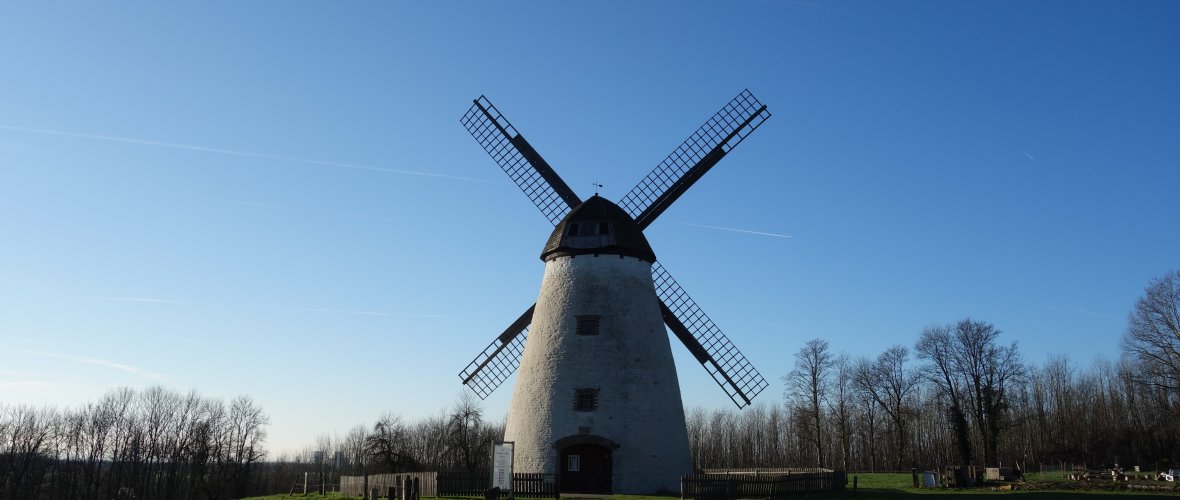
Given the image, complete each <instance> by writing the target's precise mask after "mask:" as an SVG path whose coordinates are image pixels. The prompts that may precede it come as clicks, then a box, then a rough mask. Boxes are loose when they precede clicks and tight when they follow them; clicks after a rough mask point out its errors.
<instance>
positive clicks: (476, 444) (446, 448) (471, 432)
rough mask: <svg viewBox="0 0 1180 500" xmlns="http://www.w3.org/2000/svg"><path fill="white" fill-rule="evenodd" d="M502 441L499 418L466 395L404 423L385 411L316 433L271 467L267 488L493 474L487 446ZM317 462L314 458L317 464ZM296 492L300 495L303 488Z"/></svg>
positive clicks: (274, 489)
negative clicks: (411, 475)
mask: <svg viewBox="0 0 1180 500" xmlns="http://www.w3.org/2000/svg"><path fill="white" fill-rule="evenodd" d="M503 438H504V422H503V420H502V419H501V420H497V421H488V420H487V419H485V416H484V410H483V407H482V405H481V404H480V403H479V400H477V399H476V398H475V397H474V396H473V395H472V394H471V393H470V392H466V391H464V392H463V393H462V394H461V395H460V396H459V397H458V399H457V400H456V401H455V403H454V404H453V405H452V407H451V408H449V409H444V410H442V411H440V412H439V413H438V414H437V415H435V416H433V417H426V418H423V419H421V420H418V421H416V422H406V421H405V420H403V419H402V417H401V416H400V415H397V414H395V413H386V414H385V415H382V416H381V417H380V418H378V420H377V421H376V422H374V423H373V424H371V425H366V424H358V425H357V426H355V427H353V428H352V429H350V430H349V431H348V432H347V433H345V434H344V435H343V436H333V435H328V434H323V435H320V436H319V437H317V438H316V439H315V441H314V442H313V443H312V444H309V445H307V446H305V447H304V448H303V450H301V451H299V452H297V453H291V454H283V455H281V456H279V457H278V458H277V459H276V460H274V461H273V462H271V463H270V464H269V467H270V468H269V469H268V474H267V477H268V481H269V484H268V485H266V487H267V488H270V490H269V491H271V492H287V491H290V489H291V488H292V486H294V485H295V484H296V483H299V486H300V487H301V483H300V481H302V479H303V477H304V473H305V472H306V473H308V476H309V482H310V486H311V488H312V489H316V488H318V486H319V483H320V482H322V483H324V484H326V485H334V484H339V480H340V476H363V475H366V474H382V473H390V472H420V471H468V472H482V471H488V470H491V463H490V459H491V457H490V448H489V446H490V444H491V442H492V441H496V440H501V439H503ZM317 458H318V460H317ZM299 491H302V490H301V489H300V490H299Z"/></svg>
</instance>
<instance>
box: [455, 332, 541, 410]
mask: <svg viewBox="0 0 1180 500" xmlns="http://www.w3.org/2000/svg"><path fill="white" fill-rule="evenodd" d="M528 336H529V329H528V327H527V326H526V327H525V328H524V329H523V330H520V332H519V333H517V334H516V335H514V336H513V337H512V338H511V339H510V340H508V341H507V342H504V341H502V340H500V338H499V337H497V338H496V340H493V341H492V343H491V344H488V346H487V347H486V348H484V350H483V352H481V353H479V355H478V356H476V357H475V359H473V360H471V363H468V365H467V368H464V369H463V371H462V372H460V373H459V378H462V379H463V384H464V385H466V386H467V387H470V388H471V390H472V391H474V392H475V394H476V395H477V396H479V399H487V398H488V396H489V395H491V394H492V392H494V391H495V390H496V388H498V387H500V384H503V383H504V381H505V380H508V377H510V376H512V374H513V373H515V372H516V370H517V369H519V368H520V357H521V355H523V354H524V345H525V341H527V340H528Z"/></svg>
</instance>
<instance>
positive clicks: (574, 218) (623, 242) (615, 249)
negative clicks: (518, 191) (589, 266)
mask: <svg viewBox="0 0 1180 500" xmlns="http://www.w3.org/2000/svg"><path fill="white" fill-rule="evenodd" d="M588 254H592V255H599V254H609V255H626V256H629V257H635V258H637V259H641V260H645V261H648V262H655V261H656V254H655V252H653V251H652V249H651V245H649V244H648V243H647V238H646V237H644V236H643V230H642V229H639V225H638V224H636V223H635V220H634V219H632V218H631V216H630V215H627V212H626V211H624V210H623V209H622V208H619V206H618V205H615V204H614V203H611V202H609V201H607V200H606V198H603V197H601V196H598V195H594V196H592V197H591V198H590V199H588V200H586V201H584V202H582V204H581V205H578V206H577V207H574V209H573V210H570V213H568V214H566V216H565V218H564V219H562V220H561V223H560V224H558V225H557V227H555V228H553V234H550V235H549V241H548V242H546V243H545V249H544V250H542V251H541V260H544V261H548V260H550V259H554V258H557V257H563V256H574V255H588Z"/></svg>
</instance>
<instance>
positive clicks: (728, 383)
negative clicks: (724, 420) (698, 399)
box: [651, 262, 770, 408]
mask: <svg viewBox="0 0 1180 500" xmlns="http://www.w3.org/2000/svg"><path fill="white" fill-rule="evenodd" d="M651 274H652V279H653V280H655V285H656V295H658V296H659V297H660V302H661V304H660V305H661V306H662V307H661V308H662V309H663V313H664V323H665V324H667V325H668V328H669V329H671V330H672V333H673V334H675V335H676V337H677V338H679V339H680V341H681V342H682V343H684V346H685V347H687V348H688V350H689V352H691V353H692V355H693V356H694V357H695V358H696V359H697V361H699V362H700V363H701V365H702V366H704V367H705V371H707V372H709V375H711V376H712V377H713V380H714V381H715V382H717V385H719V386H721V389H722V390H724V391H725V394H726V395H727V396H729V399H731V400H733V403H734V404H736V405H737V406H738V408H742V407H745V406H746V405H749V404H750V401H751V400H752V399H754V396H757V395H758V393H760V392H762V390H763V389H766V387H767V386H769V385H770V384H769V383H767V382H766V379H765V378H763V377H762V374H761V373H758V370H755V369H754V365H752V364H750V361H749V360H747V359H746V356H745V355H744V354H742V352H741V351H739V350H738V349H737V347H735V346H734V345H733V342H730V341H729V338H728V337H726V336H725V334H724V333H722V332H721V329H720V328H718V327H717V325H716V324H715V323H713V320H711V319H709V316H708V315H707V314H705V311H703V310H701V308H700V306H697V304H696V302H695V301H693V300H692V297H689V296H688V292H685V291H684V289H683V288H681V287H680V284H679V283H677V282H676V280H675V279H673V278H672V275H671V274H669V273H668V270H667V269H664V266H662V265H660V263H659V262H656V263H654V264H652V266H651Z"/></svg>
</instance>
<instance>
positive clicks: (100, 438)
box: [0, 387, 267, 499]
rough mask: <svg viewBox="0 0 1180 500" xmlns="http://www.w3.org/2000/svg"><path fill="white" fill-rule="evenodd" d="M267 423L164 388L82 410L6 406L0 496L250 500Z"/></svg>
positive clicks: (122, 394)
mask: <svg viewBox="0 0 1180 500" xmlns="http://www.w3.org/2000/svg"><path fill="white" fill-rule="evenodd" d="M266 424H267V416H266V415H265V414H264V413H263V412H262V410H261V409H260V408H259V407H258V406H257V405H255V404H254V403H253V401H251V400H250V398H247V397H244V396H243V397H238V398H235V399H233V400H232V401H229V402H226V401H223V400H220V399H215V398H208V397H203V396H201V395H200V394H198V393H196V392H195V391H194V392H190V393H188V394H180V393H176V392H172V391H169V390H167V389H164V388H161V387H152V388H148V389H144V390H142V391H135V390H134V389H130V388H122V389H117V390H114V391H111V392H109V393H107V394H106V395H105V396H103V397H102V398H101V399H100V400H99V401H98V402H95V403H90V404H87V405H85V406H83V407H81V408H76V409H66V410H57V409H54V408H35V407H31V406H10V407H3V406H0V498H6V499H8V498H11V499H37V498H47V499H53V498H81V499H99V498H102V499H118V498H177V499H192V498H232V497H241V496H244V495H245V494H248V493H252V492H253V491H254V490H255V489H254V488H251V485H252V484H254V482H255V481H254V480H255V479H256V478H255V474H256V473H257V472H258V471H259V462H260V461H261V460H262V459H263V458H264V457H265V455H266V451H265V449H264V447H263V442H264V439H265V437H266V431H265V426H266Z"/></svg>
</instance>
